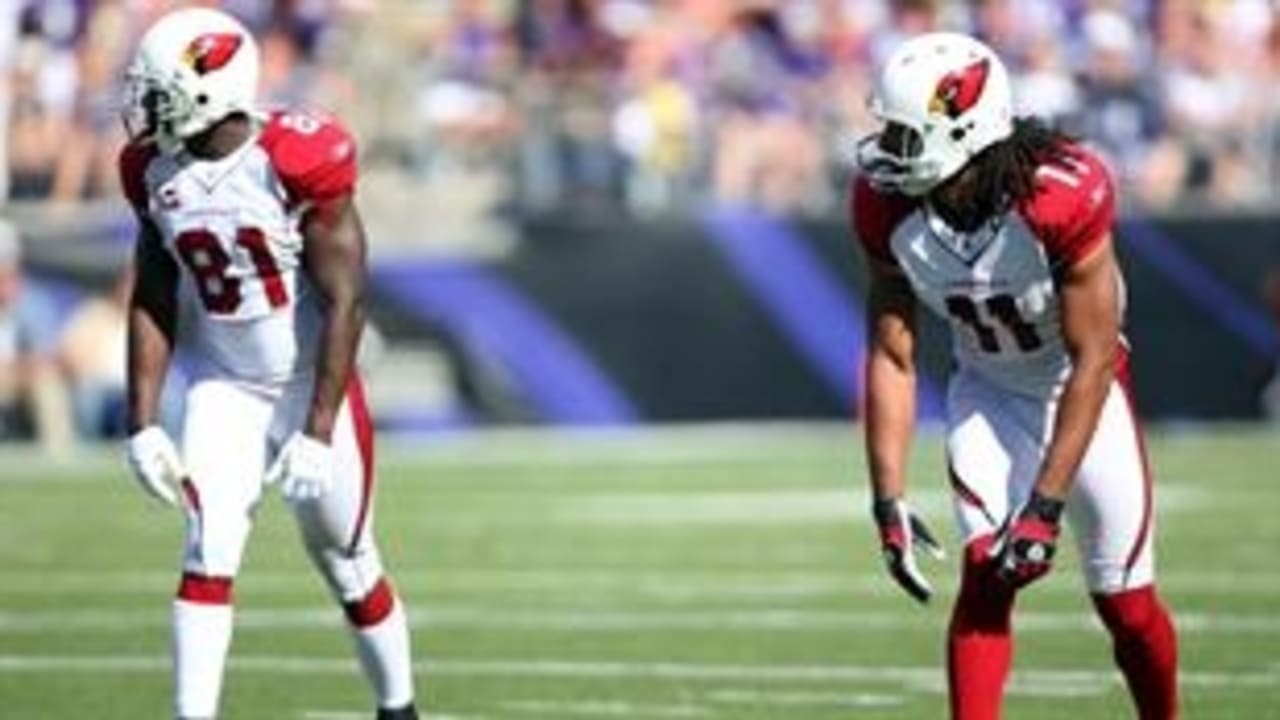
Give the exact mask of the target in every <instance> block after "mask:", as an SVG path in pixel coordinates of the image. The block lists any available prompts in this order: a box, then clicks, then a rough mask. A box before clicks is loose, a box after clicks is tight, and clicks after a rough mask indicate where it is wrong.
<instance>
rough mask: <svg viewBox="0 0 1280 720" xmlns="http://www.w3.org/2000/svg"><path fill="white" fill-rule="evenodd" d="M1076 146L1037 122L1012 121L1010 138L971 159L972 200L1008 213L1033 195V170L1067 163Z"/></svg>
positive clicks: (1031, 119) (1073, 140)
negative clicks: (1061, 162)
mask: <svg viewBox="0 0 1280 720" xmlns="http://www.w3.org/2000/svg"><path fill="white" fill-rule="evenodd" d="M1077 142H1079V140H1078V139H1077V138H1075V137H1073V136H1071V135H1068V134H1067V133H1065V132H1062V131H1061V130H1057V129H1055V128H1052V127H1050V126H1049V125H1048V124H1047V123H1045V122H1044V121H1043V120H1041V119H1039V118H1036V117H1020V118H1015V119H1014V121H1013V133H1012V134H1010V135H1009V137H1007V138H1005V139H1004V140H1001V141H999V142H997V143H995V144H993V145H991V146H989V147H987V148H985V149H984V150H983V151H982V152H980V153H978V154H977V155H976V156H975V157H974V158H973V160H972V163H971V166H972V168H973V178H974V180H973V197H975V198H978V202H982V203H987V202H990V203H992V206H991V208H990V209H991V210H992V211H1003V210H1007V209H1008V208H1009V207H1010V206H1012V205H1015V204H1017V203H1018V202H1020V201H1022V200H1026V199H1027V198H1029V197H1031V195H1032V193H1034V192H1035V187H1036V185H1035V176H1036V169H1037V168H1039V167H1040V166H1041V165H1043V164H1045V163H1046V162H1053V161H1055V160H1063V159H1066V158H1067V157H1069V156H1070V154H1071V147H1072V146H1074V145H1075V144H1076V143H1077Z"/></svg>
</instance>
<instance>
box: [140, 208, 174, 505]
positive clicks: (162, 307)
mask: <svg viewBox="0 0 1280 720" xmlns="http://www.w3.org/2000/svg"><path fill="white" fill-rule="evenodd" d="M138 222H139V225H138V242H137V247H136V249H135V251H134V263H135V265H136V266H137V272H136V273H135V279H134V285H133V294H132V297H131V298H130V301H129V319H128V360H127V362H128V377H127V386H128V389H127V395H126V398H127V400H126V402H127V413H128V417H127V418H126V423H127V424H128V429H129V440H128V442H127V443H126V458H127V460H128V462H129V466H130V468H132V470H133V475H134V478H135V479H136V480H137V481H138V483H139V485H140V486H141V487H142V489H143V490H144V491H145V492H146V493H147V494H149V495H151V496H152V497H154V498H156V499H157V500H159V501H161V502H163V503H167V504H169V505H177V504H178V494H177V487H178V485H179V484H180V483H181V482H182V480H183V478H184V477H185V476H186V470H185V469H184V468H183V464H182V460H181V458H180V457H179V455H178V450H177V448H176V447H175V446H174V443H173V441H172V440H171V439H170V438H169V435H168V433H166V432H165V431H164V430H163V429H161V428H160V426H159V425H158V424H157V422H156V412H157V408H158V407H159V404H160V393H161V392H162V391H163V390H164V379H165V374H166V373H167V372H168V370H169V360H170V358H171V357H172V355H173V342H174V331H175V329H176V325H177V297H176V293H177V284H178V267H177V264H176V263H175V262H174V260H173V258H172V257H170V256H169V254H168V253H167V252H166V251H165V249H164V248H163V247H162V245H161V239H160V233H159V231H157V230H156V227H155V225H153V224H152V223H151V221H150V220H148V219H147V218H145V217H141V216H140V217H139V220H138Z"/></svg>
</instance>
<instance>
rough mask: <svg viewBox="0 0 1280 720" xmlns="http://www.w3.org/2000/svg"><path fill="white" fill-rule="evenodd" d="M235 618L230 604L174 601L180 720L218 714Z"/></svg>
mask: <svg viewBox="0 0 1280 720" xmlns="http://www.w3.org/2000/svg"><path fill="white" fill-rule="evenodd" d="M231 616H232V610H231V606H230V605H215V604H208V603H194V602H187V601H186V600H175V601H174V602H173V676H174V712H175V713H177V716H178V717H179V718H184V719H185V718H201V719H203V718H213V717H215V716H216V715H217V714H218V696H219V694H220V693H221V692H222V672H223V667H224V666H225V665H226V661H227V650H228V649H229V648H230V646H231Z"/></svg>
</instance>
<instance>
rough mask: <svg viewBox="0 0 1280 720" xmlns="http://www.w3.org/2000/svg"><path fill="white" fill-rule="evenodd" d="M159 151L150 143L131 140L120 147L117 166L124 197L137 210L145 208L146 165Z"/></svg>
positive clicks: (140, 210) (144, 209) (144, 210)
mask: <svg viewBox="0 0 1280 720" xmlns="http://www.w3.org/2000/svg"><path fill="white" fill-rule="evenodd" d="M158 153H159V150H157V149H156V146H155V145H154V144H152V143H139V142H131V143H129V144H127V145H125V146H124V147H123V148H121V149H120V156H119V158H117V161H116V163H117V166H118V168H119V171H120V187H121V189H122V190H124V196H125V199H127V200H128V201H129V204H130V205H132V206H133V208H134V210H136V211H138V212H146V210H147V182H146V176H147V166H148V165H150V164H151V160H152V159H153V158H155V156H156V155H157V154H158Z"/></svg>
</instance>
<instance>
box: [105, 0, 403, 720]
mask: <svg viewBox="0 0 1280 720" xmlns="http://www.w3.org/2000/svg"><path fill="white" fill-rule="evenodd" d="M258 66H259V58H258V49H257V45H256V43H255V41H254V38H253V37H252V36H251V35H250V34H249V33H248V32H247V31H246V30H245V28H244V27H243V26H242V25H241V24H240V23H239V22H237V21H236V20H235V19H233V18H231V17H230V16H228V15H226V14H223V13H222V12H219V11H216V10H212V9H206V8H192V9H185V10H179V11H176V12H173V13H171V14H169V15H166V16H164V17H162V18H161V19H160V20H158V21H157V22H156V23H155V24H154V25H153V26H152V27H151V28H150V29H149V30H148V31H147V32H146V34H145V35H144V36H143V38H142V40H141V42H140V45H139V47H138V49H137V53H136V56H135V57H134V59H133V61H132V64H131V65H130V66H129V68H128V70H127V73H126V78H125V80H126V90H127V98H126V100H127V102H126V111H125V118H124V120H125V125H126V129H127V131H128V133H129V138H130V141H129V143H128V145H127V146H126V147H125V148H124V150H123V152H122V154H121V156H120V173H121V180H122V185H123V188H124V192H125V194H126V196H127V197H128V200H129V202H130V203H131V204H132V206H133V208H134V210H135V211H136V213H137V216H138V225H139V232H138V240H137V247H136V253H135V263H136V267H137V280H136V285H135V288H134V292H133V296H132V300H131V304H130V308H129V343H128V344H129V360H128V380H129V383H128V384H129V389H128V422H129V429H130V437H129V438H128V441H127V456H128V460H129V464H130V467H131V469H132V471H133V474H134V475H135V476H136V477H137V480H138V481H139V483H140V484H141V486H142V489H143V490H145V491H147V492H148V493H150V494H151V495H153V496H155V497H156V498H158V499H159V500H161V501H163V502H166V503H170V504H173V505H179V506H181V507H182V509H183V510H184V511H185V514H186V544H185V553H184V555H183V559H182V576H181V582H180V583H179V585H178V590H177V598H176V600H175V601H174V605H173V629H174V637H173V663H174V677H175V712H176V714H177V716H178V717H179V718H212V717H214V716H215V715H216V714H217V709H218V700H219V695H220V690H221V685H222V677H223V671H224V666H225V662H226V657H227V652H228V647H229V644H230V641H231V628H232V586H233V584H234V581H235V576H236V571H237V570H238V569H239V567H240V560H241V556H242V553H243V550H244V546H245V541H246V539H247V537H248V535H249V532H250V528H251V527H252V524H253V517H254V513H255V510H256V508H257V506H258V504H259V502H260V501H261V499H262V496H263V490H264V485H268V484H271V483H278V484H279V486H280V489H281V492H282V494H283V496H284V497H285V499H286V500H288V501H289V504H290V506H291V508H292V511H293V515H294V516H295V518H296V519H297V523H298V528H299V531H300V535H301V539H302V542H303V544H304V545H305V547H306V550H307V553H308V555H309V556H310V558H311V561H312V562H313V563H314V565H315V567H316V569H317V570H318V571H319V572H320V574H321V575H322V576H323V577H324V579H325V581H326V582H327V584H328V586H329V588H330V589H331V591H332V593H333V595H334V596H335V597H336V599H337V600H338V602H339V603H341V605H342V608H343V610H344V611H345V614H346V617H347V620H348V622H349V624H350V628H351V631H352V636H353V638H354V641H355V646H356V650H357V654H358V656H359V659H360V664H361V666H362V668H363V670H364V673H365V675H366V676H367V678H368V680H369V682H370V684H371V685H372V687H373V691H374V694H375V695H376V702H377V706H378V710H377V717H378V718H381V719H384V720H390V719H393V718H397V719H398V718H416V717H417V713H416V711H415V709H414V703H413V699H414V698H413V684H412V676H411V663H410V652H409V636H408V631H407V627H406V622H405V614H404V610H403V608H402V606H401V603H400V600H399V598H398V597H397V596H396V594H395V592H394V591H393V590H392V588H391V585H390V583H389V582H388V580H387V577H386V574H385V571H384V570H383V567H382V563H381V561H380V560H379V555H378V550H377V547H376V546H375V545H374V541H373V534H372V533H373V496H372V493H373V484H374V469H373V429H372V426H371V424H370V420H369V411H368V408H367V407H366V405H365V401H364V397H363V393H362V390H361V385H360V379H359V378H358V377H357V374H356V368H355V362H354V359H355V353H356V346H357V345H358V343H359V340H360V334H361V329H362V326H363V322H364V310H363V294H364V281H365V269H366V268H365V236H364V232H363V230H362V227H361V223H360V217H359V214H358V213H357V211H356V206H355V204H354V200H353V196H354V191H355V184H356V148H355V144H354V142H353V140H352V138H351V136H350V135H349V134H348V133H347V131H346V130H344V129H343V127H342V126H341V125H339V124H338V123H337V122H335V121H334V120H331V119H328V118H326V117H324V116H322V115H318V114H312V113H308V112H299V111H281V112H264V111H261V110H259V109H258V107H257V106H256V104H255V89H256V87H257V83H258V70H259V67H258ZM179 348H180V349H182V350H185V351H187V353H189V354H190V356H191V357H192V358H193V359H194V362H195V364H196V369H195V371H194V377H193V380H192V382H191V384H190V387H189V391H188V393H187V397H186V414H185V417H184V421H183V427H182V433H181V440H180V443H175V442H174V441H173V440H171V439H170V436H169V435H168V434H167V433H166V432H165V430H163V429H162V428H161V427H160V426H159V425H158V424H157V422H156V406H157V401H158V399H159V397H160V390H161V386H162V385H163V383H164V378H165V375H166V371H167V369H168V367H169V363H170V358H171V357H172V355H173V353H174V351H175V350H176V349H179Z"/></svg>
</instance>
